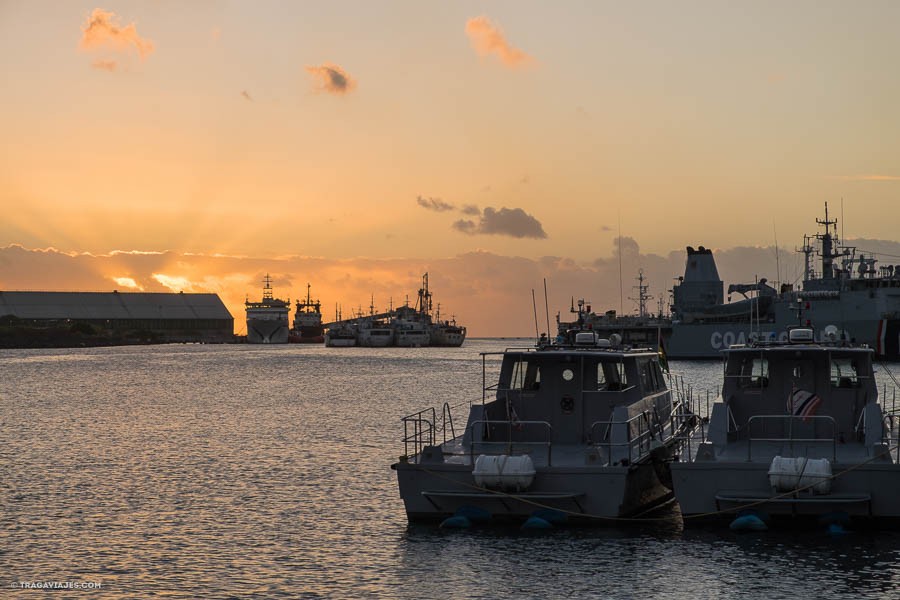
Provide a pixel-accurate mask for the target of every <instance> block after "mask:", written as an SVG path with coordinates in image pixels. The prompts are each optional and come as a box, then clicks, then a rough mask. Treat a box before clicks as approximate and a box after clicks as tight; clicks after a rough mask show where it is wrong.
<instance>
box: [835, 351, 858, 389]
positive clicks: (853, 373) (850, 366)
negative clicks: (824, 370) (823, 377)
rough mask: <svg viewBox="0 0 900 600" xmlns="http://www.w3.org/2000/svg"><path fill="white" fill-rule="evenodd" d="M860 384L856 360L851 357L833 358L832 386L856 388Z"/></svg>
mask: <svg viewBox="0 0 900 600" xmlns="http://www.w3.org/2000/svg"><path fill="white" fill-rule="evenodd" d="M858 385H859V376H858V375H857V370H856V362H854V361H853V360H852V359H849V358H834V359H832V360H831V386H832V387H836V388H855V387H857V386H858Z"/></svg>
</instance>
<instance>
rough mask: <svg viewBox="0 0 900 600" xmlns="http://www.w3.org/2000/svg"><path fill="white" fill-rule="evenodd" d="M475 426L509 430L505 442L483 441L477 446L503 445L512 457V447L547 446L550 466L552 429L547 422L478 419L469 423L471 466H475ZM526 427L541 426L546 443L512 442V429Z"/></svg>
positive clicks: (548, 464)
mask: <svg viewBox="0 0 900 600" xmlns="http://www.w3.org/2000/svg"><path fill="white" fill-rule="evenodd" d="M476 425H482V426H484V425H506V426H507V427H508V428H509V432H508V434H509V435H508V436H507V439H505V440H497V441H485V440H481V441H479V442H478V443H479V444H493V445H501V444H502V445H504V446H506V447H507V453H508V454H510V455H512V450H513V446H547V466H548V467H549V466H552V464H553V441H552V440H553V427H552V426H551V425H550V423H548V422H547V421H512V420H506V419H500V420H494V419H479V420H477V421H472V422H471V423H469V429H470V430H472V431H470V432H469V433H470V436H469V458H470V459H471V461H472V464H473V465H474V464H475V426H476ZM528 425H543V426H544V427H546V428H547V441H545V442H531V441H519V440H517V441H515V442H513V441H512V429H513V428H515V427H520V426H521V427H523V428H524V427H526V426H528Z"/></svg>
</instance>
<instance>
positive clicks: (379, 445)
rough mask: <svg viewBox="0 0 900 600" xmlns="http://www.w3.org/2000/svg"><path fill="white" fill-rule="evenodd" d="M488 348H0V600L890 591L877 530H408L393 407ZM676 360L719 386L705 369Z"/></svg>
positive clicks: (430, 399)
mask: <svg viewBox="0 0 900 600" xmlns="http://www.w3.org/2000/svg"><path fill="white" fill-rule="evenodd" d="M506 344H510V342H504V341H498V340H470V341H468V342H467V343H466V346H465V347H464V348H458V349H437V348H430V349H362V348H353V349H333V348H329V349H326V348H322V347H300V346H296V345H291V346H282V347H259V346H196V345H186V346H153V347H131V348H127V347H126V348H103V349H82V350H49V351H48V350H28V351H25V350H22V351H2V352H0V419H2V421H0V476H2V479H0V520H2V526H0V586H2V587H6V586H10V587H9V588H8V589H9V592H8V593H7V590H6V589H3V590H2V591H0V597H21V598H42V597H44V596H50V595H51V593H49V592H43V591H39V590H32V589H28V590H21V589H13V588H12V587H11V586H12V585H13V584H14V583H15V582H23V581H24V582H33V581H82V582H99V583H100V584H101V586H102V587H101V589H100V590H77V591H72V590H70V591H65V592H53V593H52V597H54V598H67V597H74V598H87V597H92V598H134V597H154V596H160V597H162V596H165V597H168V598H229V597H241V598H246V597H258V598H291V597H300V598H444V597H446V598H500V597H516V598H548V597H559V596H561V595H563V594H566V595H569V594H571V595H575V596H576V597H602V598H607V597H613V598H640V599H642V600H643V599H646V598H686V597H695V596H696V597H700V598H717V597H736V596H744V597H748V598H759V597H811V596H817V597H820V598H829V597H850V596H853V597H879V596H884V597H895V596H897V595H898V594H900V564H898V563H900V534H898V533H892V532H884V533H851V534H849V535H846V536H841V537H830V536H829V535H827V534H826V533H825V532H824V531H822V532H818V531H812V532H802V533H800V532H767V533H764V534H740V535H738V534H733V533H731V532H729V531H727V530H724V531H718V530H699V531H698V530H688V531H683V530H682V528H681V527H680V525H679V524H678V523H677V521H673V523H672V524H670V525H662V526H661V525H654V526H632V527H627V528H618V529H616V528H605V529H575V530H566V529H560V530H555V531H552V532H549V533H541V534H539V535H535V534H527V533H522V532H520V531H519V530H517V529H474V530H468V531H455V532H446V531H441V530H439V529H437V528H436V527H433V526H415V527H410V526H408V524H407V522H406V517H405V515H404V512H403V507H402V502H401V501H400V498H399V497H398V494H397V489H396V480H395V477H394V472H393V471H391V470H390V468H389V465H390V463H391V462H392V461H394V460H396V458H397V455H399V454H401V453H402V445H401V444H400V437H401V428H400V422H399V418H400V417H401V416H403V415H405V414H408V413H411V412H414V411H416V410H418V409H420V408H425V407H426V406H432V405H436V406H440V405H441V404H442V403H443V402H445V401H446V402H449V403H450V404H456V403H459V402H464V401H468V400H476V399H478V400H480V397H481V358H480V357H479V355H478V353H479V352H480V351H487V350H495V349H500V348H502V347H503V346H504V345H506ZM673 368H674V369H677V370H681V371H682V372H684V373H686V375H687V376H688V378H689V379H690V380H691V381H694V385H695V387H696V388H699V389H702V388H705V387H714V386H715V385H717V384H718V383H719V382H720V380H721V366H720V364H719V363H717V362H709V363H673ZM891 369H892V370H893V371H895V372H900V365H896V364H895V365H891ZM879 375H880V376H883V373H880V374H879ZM885 379H886V378H885ZM456 418H457V419H458V420H459V421H462V422H464V421H465V415H464V414H458V415H456ZM898 501H900V499H898Z"/></svg>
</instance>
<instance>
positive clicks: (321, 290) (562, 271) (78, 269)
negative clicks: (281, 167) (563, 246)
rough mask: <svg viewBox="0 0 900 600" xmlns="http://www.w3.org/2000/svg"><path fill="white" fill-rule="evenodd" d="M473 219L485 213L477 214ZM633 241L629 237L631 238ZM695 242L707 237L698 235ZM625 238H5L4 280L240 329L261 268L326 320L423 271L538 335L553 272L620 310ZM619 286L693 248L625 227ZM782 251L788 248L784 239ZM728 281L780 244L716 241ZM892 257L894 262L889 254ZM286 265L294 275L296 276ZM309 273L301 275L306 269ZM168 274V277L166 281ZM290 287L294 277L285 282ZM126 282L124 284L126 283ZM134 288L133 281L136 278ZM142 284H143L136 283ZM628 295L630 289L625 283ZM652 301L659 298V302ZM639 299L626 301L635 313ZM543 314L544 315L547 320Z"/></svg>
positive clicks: (449, 305) (483, 325) (454, 296)
mask: <svg viewBox="0 0 900 600" xmlns="http://www.w3.org/2000/svg"><path fill="white" fill-rule="evenodd" d="M470 223H472V225H471V227H476V226H477V224H476V223H475V222H473V221H470ZM626 240H627V241H626ZM691 242H693V243H692V245H693V246H694V247H695V248H696V247H697V246H698V245H700V244H703V243H704V240H703V239H695V240H691ZM853 243H854V245H856V246H858V247H859V248H864V249H865V250H866V251H867V253H868V252H869V251H876V252H879V253H883V254H885V255H886V256H887V255H894V256H896V255H900V243H898V242H890V241H884V240H862V239H859V240H853ZM616 250H617V245H616V243H615V242H611V243H610V244H609V245H608V246H607V247H606V249H604V250H600V251H599V252H603V255H602V256H598V257H597V258H596V259H595V260H591V261H588V262H582V261H578V260H573V259H572V258H570V257H565V256H547V257H542V258H539V259H530V258H523V257H514V256H503V255H499V254H494V253H491V252H486V251H474V252H467V253H463V254H459V255H456V256H449V257H442V258H422V257H408V258H364V257H356V258H341V259H338V258H322V257H310V256H284V257H277V258H260V257H253V256H222V255H213V254H188V253H184V252H174V251H166V252H140V251H129V252H118V253H116V254H112V253H107V254H87V253H84V252H79V251H68V250H67V251H61V250H56V249H52V248H48V249H43V250H41V249H27V248H24V247H22V246H20V245H17V244H14V245H10V246H7V247H5V248H3V247H0V282H2V286H3V289H19V290H27V289H30V290H58V291H65V290H71V291H77V290H86V291H101V290H106V291H110V292H111V291H112V290H113V289H115V288H116V286H117V285H118V283H114V282H115V281H116V278H119V279H125V278H127V279H130V280H132V281H134V283H135V284H136V285H137V286H139V287H140V288H143V289H144V290H146V291H147V292H171V291H173V290H174V291H180V289H179V288H182V287H183V288H185V289H184V291H185V293H188V291H189V289H192V290H193V291H195V292H215V293H217V294H219V297H220V298H221V299H222V301H223V302H224V303H225V306H226V307H228V310H229V311H230V312H231V314H232V316H233V317H234V321H235V331H236V332H238V333H241V332H244V331H246V320H245V313H244V308H245V307H244V300H245V299H246V298H248V297H249V298H250V299H251V300H252V299H258V298H259V297H260V296H261V295H262V289H261V288H262V283H261V282H260V278H261V277H262V275H264V274H265V273H271V274H272V275H273V276H275V277H276V278H277V281H279V282H281V283H279V284H278V285H277V286H276V288H275V295H276V296H277V297H279V298H288V297H290V298H292V299H293V298H299V297H303V298H305V297H306V282H307V281H309V282H310V283H311V284H312V293H313V297H314V298H319V299H321V300H322V304H323V306H324V307H327V310H326V311H325V313H326V314H325V315H324V316H325V319H331V318H332V317H333V312H332V311H333V308H334V305H335V304H336V303H340V304H342V305H343V306H344V307H345V309H346V307H348V306H360V305H361V306H368V304H369V298H370V294H374V295H375V304H376V307H377V308H384V307H385V306H386V305H387V304H388V302H389V299H390V298H393V302H394V305H395V306H396V305H398V304H400V303H402V299H403V297H404V295H405V294H407V293H408V294H410V296H411V297H413V298H414V297H415V293H416V290H417V289H418V288H419V287H420V286H421V280H420V277H421V275H422V273H425V272H426V271H427V272H428V274H429V287H430V288H431V290H432V291H433V292H434V294H435V297H434V301H435V303H437V302H440V303H441V313H442V314H446V315H447V316H448V317H449V316H450V315H453V314H455V315H456V318H457V319H458V320H459V322H460V323H461V324H463V325H465V326H467V327H468V328H469V335H470V336H473V337H474V336H514V335H534V316H533V311H532V306H531V288H535V289H540V291H541V293H542V292H543V286H542V279H543V278H544V277H546V278H547V284H548V288H549V304H550V312H551V314H550V318H551V320H553V316H554V314H555V313H556V311H560V312H561V313H562V314H561V317H562V318H563V320H566V319H569V318H571V317H572V315H570V314H569V312H568V311H569V304H570V299H571V298H572V297H573V296H574V298H575V299H576V300H577V299H579V298H584V299H585V300H591V301H592V307H593V309H594V310H595V311H598V312H602V311H605V310H608V309H613V308H614V309H616V310H620V304H619V303H620V296H619V272H620V271H619V260H618V257H617V256H616ZM622 250H623V252H622V267H621V269H622V270H621V273H622V286H623V288H624V289H625V290H627V291H629V292H630V290H631V286H632V285H635V282H634V279H633V278H634V277H636V276H637V274H638V269H643V270H644V277H645V278H646V279H647V280H648V283H649V285H650V290H649V291H650V293H651V294H653V295H654V296H655V298H659V297H660V296H663V297H665V298H668V295H669V294H668V291H667V290H669V289H671V287H672V283H673V278H675V277H678V276H679V275H683V274H684V267H685V260H686V256H685V251H684V248H683V247H681V248H679V249H677V250H673V251H671V252H669V253H667V254H665V255H658V254H653V253H646V252H641V249H640V247H639V246H638V243H637V241H636V240H634V239H631V238H623V245H622ZM782 250H783V248H782ZM791 254H794V253H786V252H782V254H781V259H780V260H781V265H780V267H781V278H782V279H783V280H784V281H787V282H792V281H794V282H796V281H797V280H798V278H801V277H802V273H803V257H802V255H800V254H797V255H796V256H789V255H791ZM714 255H715V258H716V264H717V266H718V270H719V275H721V277H722V280H723V281H724V282H725V283H726V284H728V283H739V282H745V283H752V282H753V281H754V277H756V276H761V277H767V278H768V279H769V281H773V282H774V281H775V279H776V262H775V254H774V248H773V247H772V246H767V247H738V248H730V249H720V250H714ZM886 262H896V261H893V260H886ZM279 274H288V275H292V274H293V275H294V277H293V280H292V279H291V278H290V277H286V276H284V275H279ZM301 277H302V278H301ZM163 282H165V285H164V283H163ZM283 286H285V287H283ZM126 287H127V286H120V287H119V288H118V289H119V291H120V292H124V291H125V289H126ZM127 289H128V290H131V289H132V288H127ZM134 289H137V288H134ZM625 295H627V294H625ZM651 304H652V305H653V307H654V308H653V310H654V312H655V306H656V303H655V302H653V303H651ZM636 308H637V307H636V306H635V305H634V304H632V303H631V302H629V301H628V300H625V304H624V306H622V309H624V311H625V313H626V314H630V313H632V312H634V311H635V310H636ZM541 320H542V321H543V319H541Z"/></svg>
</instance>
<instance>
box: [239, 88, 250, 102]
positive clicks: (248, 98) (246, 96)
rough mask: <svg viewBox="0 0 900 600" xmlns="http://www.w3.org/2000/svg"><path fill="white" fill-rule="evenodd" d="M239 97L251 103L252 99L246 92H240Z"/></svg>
mask: <svg viewBox="0 0 900 600" xmlns="http://www.w3.org/2000/svg"><path fill="white" fill-rule="evenodd" d="M241 96H243V97H244V98H246V99H247V100H249V101H250V102H253V98H251V97H250V94H249V93H248V92H247V90H244V91H242V92H241Z"/></svg>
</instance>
